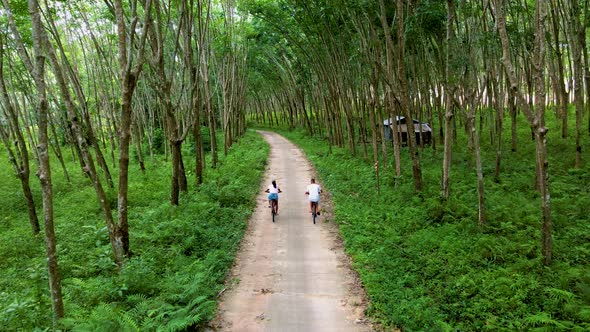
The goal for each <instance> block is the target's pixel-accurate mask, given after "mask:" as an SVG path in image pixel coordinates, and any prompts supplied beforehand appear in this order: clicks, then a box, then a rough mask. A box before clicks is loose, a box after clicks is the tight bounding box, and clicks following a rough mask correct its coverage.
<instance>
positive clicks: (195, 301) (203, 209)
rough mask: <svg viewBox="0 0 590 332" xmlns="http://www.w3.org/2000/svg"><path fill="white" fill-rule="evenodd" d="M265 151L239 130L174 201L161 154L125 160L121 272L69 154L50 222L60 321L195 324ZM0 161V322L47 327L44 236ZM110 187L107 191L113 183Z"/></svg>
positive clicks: (243, 218)
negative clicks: (200, 180)
mask: <svg viewBox="0 0 590 332" xmlns="http://www.w3.org/2000/svg"><path fill="white" fill-rule="evenodd" d="M187 149H188V148H187ZM1 152H4V151H1ZM267 155H268V146H267V145H266V143H265V142H264V141H263V140H262V138H261V137H260V136H259V135H257V134H256V133H253V132H248V134H247V135H246V136H245V137H244V138H242V139H241V140H240V141H239V142H238V143H237V144H235V145H234V146H233V147H232V148H231V150H230V153H229V154H228V155H227V156H222V155H221V156H220V163H219V167H218V168H217V169H215V170H212V169H207V171H206V175H205V183H204V184H203V185H202V186H201V187H200V188H199V190H195V189H191V190H190V191H189V192H188V193H186V194H184V195H182V197H181V202H180V205H179V206H178V207H173V206H171V205H170V204H169V198H168V197H169V178H170V169H169V162H167V161H165V160H164V158H163V156H157V157H156V158H155V159H154V160H153V161H148V165H147V167H148V170H147V172H146V174H142V173H141V172H140V170H139V167H138V165H137V164H133V166H132V167H131V170H130V183H129V188H130V189H129V190H130V191H129V193H130V194H129V220H130V232H131V234H130V242H131V249H132V251H133V256H132V258H131V259H129V260H128V261H127V262H126V264H125V267H124V268H123V269H122V270H121V271H120V272H118V271H117V268H116V266H115V265H114V262H113V257H112V254H111V247H110V243H109V240H108V234H107V230H106V226H105V222H104V219H103V217H102V215H101V211H100V209H99V206H98V203H97V200H96V195H95V193H94V191H93V189H92V188H91V187H90V185H89V183H88V180H87V179H85V178H84V177H82V176H81V174H80V172H79V168H78V166H77V165H76V164H75V163H73V162H72V161H71V160H70V161H69V162H68V168H69V170H70V173H71V175H73V179H72V183H71V184H68V183H66V182H65V181H64V180H63V176H61V174H60V172H59V171H54V173H53V174H54V180H55V181H54V191H55V210H56V211H55V224H56V233H57V241H58V252H59V264H60V269H61V274H62V279H63V293H64V302H65V305H66V315H67V316H66V318H65V319H63V320H62V322H61V325H62V326H61V327H62V328H65V329H68V330H74V331H114V330H118V331H139V330H140V331H145V330H156V329H158V330H159V329H164V330H170V331H176V330H186V329H195V328H198V327H199V326H202V325H203V324H205V323H206V322H207V321H208V320H210V319H211V318H212V317H213V315H214V313H215V310H216V299H217V294H218V293H219V292H220V290H221V289H222V288H223V283H224V281H225V276H226V274H227V272H228V270H229V268H230V267H231V264H232V262H233V260H234V255H235V253H236V250H237V248H238V244H239V243H240V241H241V238H242V236H243V233H244V231H245V228H246V226H247V221H248V218H249V215H250V214H251V211H252V209H253V207H254V204H255V201H254V197H255V193H256V192H257V191H258V189H259V184H260V180H261V176H262V172H263V171H264V167H265V164H266V158H267ZM184 156H185V166H186V169H187V170H188V172H189V174H192V171H190V170H192V168H193V164H194V160H191V158H193V159H194V156H192V155H191V153H190V152H188V151H187V152H186V153H185V154H184ZM54 165H57V164H56V163H54ZM0 169H1V170H2V171H1V172H0V182H1V183H3V187H4V188H3V189H4V190H2V191H1V192H0V200H2V202H3V204H2V205H0V222H1V223H2V228H1V229H0V255H1V256H2V257H4V259H2V260H1V261H0V269H2V270H3V275H2V277H1V278H0V322H1V323H2V326H3V330H35V329H46V328H50V327H51V326H50V324H51V323H50V322H51V305H50V299H49V294H48V289H47V272H46V266H45V253H44V243H43V239H42V237H38V238H37V237H33V236H32V235H31V231H30V226H29V223H28V219H27V212H26V206H25V205H24V202H23V200H22V194H21V193H20V186H19V184H18V182H17V179H16V178H14V176H13V175H12V173H11V171H12V169H11V168H10V167H8V164H7V162H6V158H3V159H1V160H0ZM113 171H114V172H113V173H114V174H113V176H114V177H115V178H116V176H117V175H116V170H113ZM191 180H192V179H191V178H189V183H191V182H190V181H191ZM31 182H32V184H33V187H34V188H33V190H34V194H35V198H36V202H37V203H38V204H40V202H41V200H40V191H39V185H38V181H37V179H36V178H34V177H33V178H32V179H31ZM109 195H110V196H111V197H116V193H115V192H114V191H112V190H111V192H110V193H109ZM5 203H6V204H5Z"/></svg>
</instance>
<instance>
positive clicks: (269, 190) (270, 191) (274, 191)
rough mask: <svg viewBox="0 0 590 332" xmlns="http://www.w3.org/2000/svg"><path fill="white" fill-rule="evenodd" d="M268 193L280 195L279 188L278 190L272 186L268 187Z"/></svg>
mask: <svg viewBox="0 0 590 332" xmlns="http://www.w3.org/2000/svg"><path fill="white" fill-rule="evenodd" d="M268 193H269V194H278V193H279V186H277V187H276V188H275V187H274V186H273V185H272V184H271V185H269V186H268Z"/></svg>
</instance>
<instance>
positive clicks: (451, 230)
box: [281, 125, 590, 331]
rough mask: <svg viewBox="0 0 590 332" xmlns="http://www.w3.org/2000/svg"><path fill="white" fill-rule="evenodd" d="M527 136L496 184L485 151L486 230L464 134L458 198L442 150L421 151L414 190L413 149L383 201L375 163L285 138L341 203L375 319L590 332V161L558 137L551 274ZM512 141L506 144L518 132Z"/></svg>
mask: <svg viewBox="0 0 590 332" xmlns="http://www.w3.org/2000/svg"><path fill="white" fill-rule="evenodd" d="M506 128H509V126H508V125H506ZM520 128H522V130H521V132H519V140H520V142H521V143H520V145H519V148H520V150H519V151H518V152H508V151H507V152H504V153H503V161H502V165H503V170H502V175H501V179H500V182H499V183H495V182H493V181H492V179H491V178H492V176H491V174H493V171H494V170H493V165H494V157H495V154H494V151H495V148H494V147H491V146H489V145H487V143H486V142H482V144H483V146H482V152H483V151H490V153H483V158H484V160H483V162H484V173H485V176H486V183H485V186H486V207H487V217H488V223H487V224H486V225H485V226H483V227H478V226H477V196H476V195H477V187H476V183H477V182H476V177H475V170H474V167H473V166H472V165H469V164H470V163H472V162H471V161H470V160H471V157H470V156H469V151H468V150H467V149H466V148H463V147H466V144H464V141H465V137H464V136H463V135H461V133H459V134H460V135H459V137H458V140H459V141H458V143H457V144H455V148H454V151H453V153H454V155H453V161H454V163H453V166H452V178H451V188H452V195H451V197H450V199H449V200H448V201H447V202H442V201H441V200H440V198H439V188H440V177H441V169H440V165H441V163H442V149H439V151H436V152H432V151H428V150H423V151H421V153H420V157H421V164H422V173H423V181H424V188H425V189H424V191H423V192H422V193H420V194H419V195H418V194H416V193H414V190H413V180H412V174H411V160H410V158H409V156H408V155H407V150H406V149H403V150H402V162H403V165H402V169H403V174H402V176H401V177H400V178H395V177H394V176H393V175H394V174H393V169H392V168H391V167H389V168H387V169H385V168H383V167H381V168H380V178H381V188H380V192H379V193H377V190H376V179H375V173H374V169H373V163H372V162H369V161H365V160H363V159H362V158H358V157H352V156H350V153H349V151H346V150H344V149H340V148H336V147H331V148H330V147H329V146H328V145H327V143H326V142H325V141H324V140H322V139H317V138H313V137H307V136H305V135H304V133H303V132H301V131H291V132H289V131H281V133H282V134H284V135H285V136H287V137H288V138H289V139H291V140H293V141H294V142H296V143H298V144H299V145H300V146H301V147H302V148H303V149H304V150H305V152H306V154H307V156H308V157H309V159H310V160H311V161H312V162H313V163H314V165H315V166H316V168H317V170H318V173H319V179H320V181H321V182H322V183H323V185H324V187H325V188H327V190H329V194H330V195H331V196H332V198H333V200H334V207H335V221H336V222H338V223H339V224H340V232H341V235H342V237H343V240H344V243H345V247H346V250H347V252H348V253H349V254H350V255H351V256H352V258H353V262H354V266H355V268H356V269H357V270H358V271H359V273H360V275H361V279H362V281H363V283H364V285H365V288H366V290H367V292H368V295H369V297H370V300H371V303H370V307H369V314H370V315H371V316H372V317H373V318H374V319H375V320H377V321H380V322H382V323H383V324H384V325H385V326H387V327H393V326H396V327H399V328H402V330H404V331H483V330H491V331H518V330H526V331H570V330H571V331H585V330H588V329H589V328H590V319H589V318H590V277H589V276H590V265H589V264H588V262H589V261H590V237H589V234H590V220H589V216H588V208H587V207H588V206H589V205H590V195H589V190H590V189H588V188H590V165H586V166H585V167H584V168H582V169H571V162H572V158H573V157H574V156H573V152H572V151H573V149H571V146H573V144H572V141H568V142H564V141H562V140H561V138H559V137H558V135H559V130H555V131H551V132H550V133H551V134H552V135H554V136H551V137H550V138H549V156H550V162H549V163H550V165H551V178H550V180H551V184H550V185H551V193H552V211H553V219H554V231H553V241H554V251H553V256H554V260H555V261H554V263H553V265H552V266H550V267H543V265H542V259H541V257H540V251H541V250H540V228H541V225H540V200H539V197H538V194H537V193H536V192H535V191H534V186H533V181H534V169H535V168H534V142H531V141H530V131H529V130H528V127H527V126H526V125H523V126H520ZM505 139H506V140H507V142H506V146H507V147H508V146H509V139H510V137H509V135H505ZM572 140H573V139H572ZM529 142H530V143H529ZM568 147H569V148H568ZM587 148H588V143H587V142H586V143H585V146H584V147H583V150H584V151H585V150H586V149H587ZM390 156H391V155H390ZM389 166H391V165H389ZM394 183H397V184H394ZM376 234H379V236H376Z"/></svg>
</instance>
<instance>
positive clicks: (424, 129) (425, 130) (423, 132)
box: [383, 116, 432, 145]
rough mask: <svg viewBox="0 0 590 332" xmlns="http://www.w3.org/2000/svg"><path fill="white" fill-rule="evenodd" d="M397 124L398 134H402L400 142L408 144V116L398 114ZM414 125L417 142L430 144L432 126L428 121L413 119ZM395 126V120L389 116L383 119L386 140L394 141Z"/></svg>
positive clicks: (418, 143)
mask: <svg viewBox="0 0 590 332" xmlns="http://www.w3.org/2000/svg"><path fill="white" fill-rule="evenodd" d="M395 118H396V121H395V124H397V130H398V134H399V135H400V136H401V138H400V142H401V143H402V145H407V144H408V124H407V121H406V118H405V117H403V116H396V117H395ZM413 124H414V125H413V127H414V135H415V136H414V137H416V144H417V145H422V142H424V143H423V144H424V145H426V144H430V143H431V141H432V128H430V125H429V124H428V123H426V122H421V121H418V120H416V119H414V121H413ZM393 126H394V121H393V119H391V118H389V119H386V120H384V121H383V130H384V132H383V133H384V137H385V139H386V140H391V141H393Z"/></svg>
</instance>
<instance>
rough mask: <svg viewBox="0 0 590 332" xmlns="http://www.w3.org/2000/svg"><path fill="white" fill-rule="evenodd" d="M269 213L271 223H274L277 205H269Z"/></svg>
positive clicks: (274, 203) (273, 203)
mask: <svg viewBox="0 0 590 332" xmlns="http://www.w3.org/2000/svg"><path fill="white" fill-rule="evenodd" d="M270 213H271V214H272V222H275V216H276V215H277V203H276V202H275V201H273V202H272V204H271V209H270Z"/></svg>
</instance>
